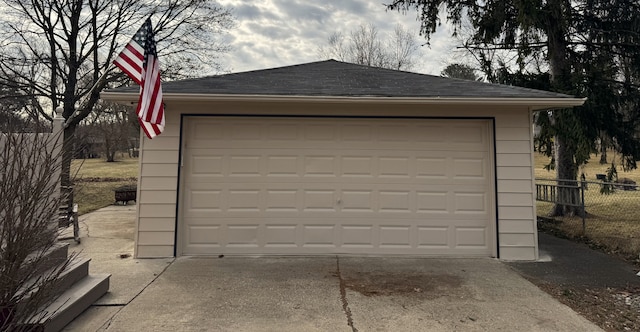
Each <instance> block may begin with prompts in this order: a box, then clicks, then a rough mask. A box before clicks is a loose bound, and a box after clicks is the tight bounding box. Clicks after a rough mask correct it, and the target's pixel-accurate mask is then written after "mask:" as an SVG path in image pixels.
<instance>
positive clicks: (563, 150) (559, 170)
mask: <svg viewBox="0 0 640 332" xmlns="http://www.w3.org/2000/svg"><path fill="white" fill-rule="evenodd" d="M564 140H565V138H564V137H562V136H559V135H558V136H556V137H555V153H556V155H555V163H556V164H555V167H556V180H558V186H559V187H558V198H559V199H560V200H561V201H562V202H564V203H572V204H578V203H579V202H580V186H579V184H578V182H577V181H576V179H577V178H578V167H577V166H576V163H575V161H574V158H573V156H574V151H572V150H571V148H569V146H568V144H566V143H565V141H564ZM583 214H584V210H583V209H582V208H581V207H579V206H573V205H565V204H561V203H556V204H555V205H554V207H553V209H552V210H551V213H550V216H552V217H554V216H582V215H583Z"/></svg>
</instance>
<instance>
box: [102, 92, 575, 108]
mask: <svg viewBox="0 0 640 332" xmlns="http://www.w3.org/2000/svg"><path fill="white" fill-rule="evenodd" d="M100 97H101V98H102V99H104V100H110V101H116V102H126V103H128V102H134V103H135V102H138V98H139V95H138V93H133V92H102V93H101V94H100ZM163 98H164V101H165V102H168V101H190V102H206V101H255V102H291V101H305V102H320V103H344V102H349V103H360V102H362V103H371V102H375V103H388V104H423V105H505V106H507V105H510V106H528V107H529V109H530V110H532V111H536V110H544V109H552V108H569V107H574V106H580V105H582V104H584V102H585V101H586V100H587V98H553V97H551V98H532V97H529V98H507V97H505V98H496V97H492V98H480V97H470V98H460V97H379V96H300V95H241V94H193V93H165V94H164V95H163Z"/></svg>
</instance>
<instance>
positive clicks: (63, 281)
mask: <svg viewBox="0 0 640 332" xmlns="http://www.w3.org/2000/svg"><path fill="white" fill-rule="evenodd" d="M90 261H91V259H89V258H76V259H74V260H73V261H72V262H71V263H70V264H69V265H67V266H66V267H65V269H64V270H62V272H60V274H59V275H58V277H57V278H56V279H55V280H54V281H52V284H50V285H49V286H48V289H47V290H46V291H47V292H48V293H49V294H51V296H52V297H55V296H57V295H59V294H61V293H63V292H65V291H66V290H67V289H69V288H71V287H72V286H73V284H75V283H76V282H78V281H80V280H82V279H83V278H85V277H86V276H88V275H89V262H90ZM58 268H59V266H56V267H52V268H51V269H49V270H46V271H43V272H41V273H40V274H38V275H35V276H34V277H33V278H31V280H29V281H27V282H26V283H25V286H24V287H23V290H24V291H25V292H29V293H30V294H29V295H21V297H22V298H23V301H21V302H22V303H24V302H26V300H27V299H28V298H29V297H30V296H31V294H35V293H36V292H38V291H39V290H40V285H38V283H41V282H42V280H41V279H40V278H41V277H42V276H46V275H48V274H50V273H54V272H55V269H58ZM18 305H21V303H19V304H18Z"/></svg>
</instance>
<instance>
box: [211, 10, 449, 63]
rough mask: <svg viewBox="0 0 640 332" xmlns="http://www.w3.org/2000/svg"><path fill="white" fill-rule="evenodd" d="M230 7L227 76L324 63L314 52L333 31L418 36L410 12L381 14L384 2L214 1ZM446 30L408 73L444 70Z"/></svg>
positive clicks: (423, 49)
mask: <svg viewBox="0 0 640 332" xmlns="http://www.w3.org/2000/svg"><path fill="white" fill-rule="evenodd" d="M218 1H219V3H220V4H221V5H222V6H225V7H226V8H232V9H233V13H234V15H235V17H236V27H235V28H234V29H233V30H231V31H230V32H229V34H227V35H226V39H227V41H228V42H229V44H230V46H231V47H232V51H231V52H229V53H228V54H226V55H223V56H222V59H221V60H222V61H221V62H222V64H223V66H224V68H226V69H227V70H230V71H231V72H241V71H248V70H254V69H265V68H273V67H280V66H287V65H294V64H299V63H305V62H312V61H320V60H326V59H321V58H320V56H319V55H318V47H319V46H322V45H326V44H327V39H328V38H329V36H330V35H331V34H332V33H334V32H343V33H344V34H345V35H348V34H349V32H350V31H353V30H355V29H357V28H358V27H359V26H360V25H367V24H373V25H374V26H375V27H376V28H377V29H378V30H379V34H380V35H381V36H386V35H388V34H391V33H392V32H393V29H394V27H395V25H396V24H398V23H400V24H402V25H403V26H404V27H405V29H408V30H409V31H411V32H414V33H415V35H416V40H417V41H418V42H419V43H420V44H423V43H425V42H426V40H425V39H424V38H423V37H421V36H419V35H418V29H419V23H418V22H417V21H416V12H415V11H413V12H409V13H407V14H406V15H403V14H402V13H398V12H391V11H386V10H385V7H384V5H383V3H384V0H382V1H378V0H325V1H310V0H261V1H246V0H218ZM450 36H451V31H450V30H448V29H440V31H438V33H437V34H435V35H434V36H432V39H431V46H430V47H429V46H423V47H421V48H420V50H419V52H418V54H417V58H416V59H417V61H416V62H417V63H416V66H414V68H413V69H412V70H411V71H415V72H419V73H425V74H433V75H440V71H441V70H442V69H443V68H444V67H445V66H446V65H447V64H450V63H453V62H456V61H455V59H454V58H452V52H453V51H454V43H453V39H452V38H451V37H450Z"/></svg>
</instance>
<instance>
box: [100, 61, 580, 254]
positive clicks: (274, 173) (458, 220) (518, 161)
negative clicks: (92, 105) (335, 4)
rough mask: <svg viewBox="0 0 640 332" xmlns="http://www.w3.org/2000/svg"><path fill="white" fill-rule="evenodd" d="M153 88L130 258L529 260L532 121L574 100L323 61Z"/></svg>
mask: <svg viewBox="0 0 640 332" xmlns="http://www.w3.org/2000/svg"><path fill="white" fill-rule="evenodd" d="M163 90H164V101H165V104H166V107H165V111H166V123H167V125H166V129H165V131H164V133H163V134H161V135H160V136H158V137H156V138H154V139H153V140H148V139H146V138H144V139H143V140H142V144H141V155H140V178H139V185H138V191H139V193H138V202H139V203H138V204H139V205H138V222H137V237H136V257H140V258H142V257H167V256H175V255H178V256H180V255H220V254H224V255H234V254H237V255H335V254H355V255H418V256H428V255H435V256H450V257H468V256H482V257H499V258H501V259H509V260H512V259H516V260H533V259H536V258H537V232H536V221H535V219H536V218H535V197H534V188H535V186H534V180H533V166H532V165H533V156H532V153H531V151H532V141H533V137H532V135H533V134H532V127H531V117H532V112H533V111H536V110H544V109H551V108H566V107H572V106H577V105H581V104H582V103H583V102H584V100H583V99H577V98H574V97H572V96H568V95H562V94H557V93H551V92H545V91H537V90H531V89H524V88H518V87H512V86H503V85H494V84H487V83H481V82H474V81H464V80H455V79H447V78H442V77H436V76H429V75H422V74H415V73H409V72H401V71H393V70H387V69H380V68H373V67H367V66H360V65H354V64H348V63H343V62H338V61H334V60H329V61H322V62H315V63H308V64H301V65H296V66H289V67H282V68H274V69H267V70H259V71H252V72H244V73H237V74H228V75H221V76H212V77H204V78H199V79H192V80H183V81H175V82H169V83H165V84H164V85H163ZM102 97H103V98H104V99H108V100H115V101H121V102H137V98H138V90H137V89H136V88H124V89H118V90H110V91H107V92H105V93H103V94H102Z"/></svg>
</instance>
